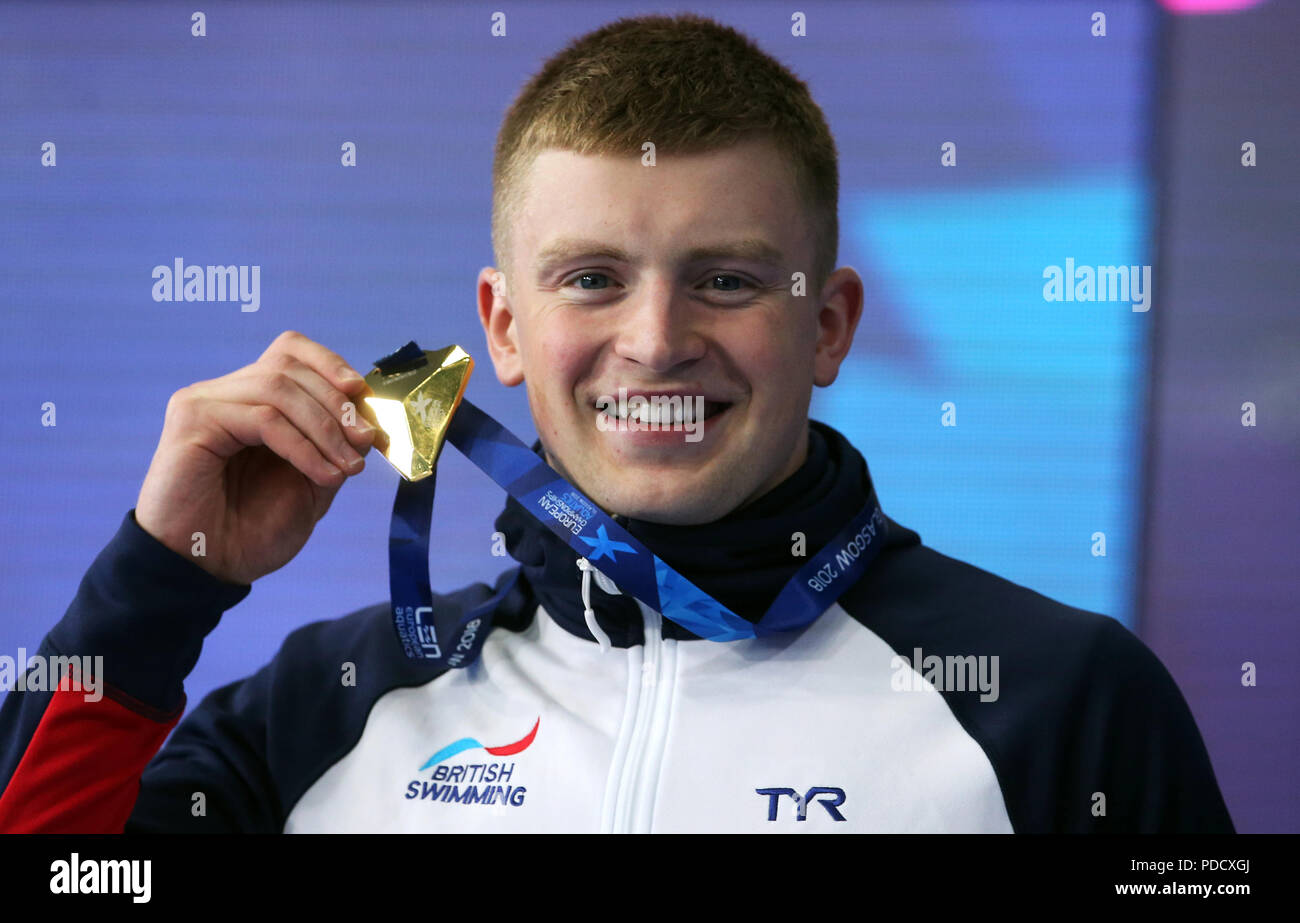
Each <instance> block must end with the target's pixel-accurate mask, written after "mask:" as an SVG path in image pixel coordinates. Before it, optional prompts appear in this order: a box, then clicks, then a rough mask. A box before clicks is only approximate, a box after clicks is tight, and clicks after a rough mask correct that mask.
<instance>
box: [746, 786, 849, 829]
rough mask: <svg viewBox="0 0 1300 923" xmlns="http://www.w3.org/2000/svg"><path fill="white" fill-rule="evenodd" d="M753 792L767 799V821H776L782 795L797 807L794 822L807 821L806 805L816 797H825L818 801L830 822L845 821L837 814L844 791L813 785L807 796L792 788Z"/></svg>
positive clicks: (759, 789)
mask: <svg viewBox="0 0 1300 923" xmlns="http://www.w3.org/2000/svg"><path fill="white" fill-rule="evenodd" d="M754 791H755V792H756V793H758V794H760V795H766V796H767V797H768V802H767V819H768V820H776V811H777V806H778V805H779V804H780V803H781V796H782V795H789V796H790V798H791V799H792V800H793V801H794V803H795V805H797V806H798V809H799V810H798V813H797V814H796V815H795V820H807V819H808V805H810V804H812V802H813V801H814V800H816V799H817V798H818V796H819V795H820V796H825V797H822V798H821V799H820V804H821V806H822V807H823V808H825V809H826V813H827V814H829V815H830V816H831V820H845V819H846V818H845V817H844V815H843V814H841V813H840V812H839V806H840V805H842V804H843V803H844V789H842V788H831V787H829V786H824V785H815V786H813V787H812V788H810V789H808V792H807V794H804V795H800V794H799V793H798V792H796V791H795V790H794V789H792V788H756V789H754Z"/></svg>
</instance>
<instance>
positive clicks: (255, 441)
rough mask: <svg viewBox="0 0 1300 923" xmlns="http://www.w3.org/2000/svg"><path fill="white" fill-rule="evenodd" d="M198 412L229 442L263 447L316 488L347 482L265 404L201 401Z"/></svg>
mask: <svg viewBox="0 0 1300 923" xmlns="http://www.w3.org/2000/svg"><path fill="white" fill-rule="evenodd" d="M202 412H203V413H204V415H205V417H206V418H207V419H209V420H211V421H212V422H213V423H214V424H215V425H217V426H219V427H220V428H221V429H222V430H223V431H224V432H225V433H226V434H227V435H228V436H229V437H230V438H231V439H234V440H235V441H236V442H238V443H240V444H241V445H245V446H258V445H263V446H266V447H267V448H268V449H270V450H271V451H272V452H274V453H275V454H276V455H278V456H280V457H281V458H283V459H284V460H285V461H286V462H288V463H289V464H291V465H293V467H294V468H296V469H297V470H298V471H300V472H301V473H302V474H303V475H304V476H306V477H307V478H308V479H310V480H311V481H312V482H313V483H315V484H317V485H318V486H320V487H323V488H327V489H328V488H332V489H337V488H339V487H340V486H342V484H343V482H344V481H346V480H347V475H345V474H344V473H343V471H341V470H340V469H339V468H337V467H336V466H334V465H333V464H331V463H330V461H329V459H327V458H326V457H325V456H324V455H322V454H321V452H320V449H319V448H317V446H316V444H315V443H314V442H312V441H311V440H310V439H308V438H307V437H306V436H304V435H303V434H302V431H301V430H299V429H298V427H296V426H295V425H294V424H293V423H291V422H290V421H289V419H288V418H286V417H285V416H284V415H283V414H282V413H280V411H279V410H277V409H276V408H275V407H273V406H271V405H269V404H256V405H251V404H243V403H235V402H230V401H222V400H213V399H203V406H202Z"/></svg>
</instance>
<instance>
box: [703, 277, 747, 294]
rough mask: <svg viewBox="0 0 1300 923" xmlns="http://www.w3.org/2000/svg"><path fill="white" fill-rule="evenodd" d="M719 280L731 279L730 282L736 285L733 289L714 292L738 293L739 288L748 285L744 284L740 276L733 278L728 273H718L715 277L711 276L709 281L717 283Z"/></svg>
mask: <svg viewBox="0 0 1300 923" xmlns="http://www.w3.org/2000/svg"><path fill="white" fill-rule="evenodd" d="M719 279H731V280H732V281H734V282H735V283H736V285H735V287H730V288H715V289H714V291H719V292H738V291H740V286H742V285H746V284H748V283H746V282H745V280H744V279H742V278H741V277H740V276H733V275H731V274H730V273H718V274H717V275H715V276H713V278H712V279H710V281H711V282H717V281H718V280H719Z"/></svg>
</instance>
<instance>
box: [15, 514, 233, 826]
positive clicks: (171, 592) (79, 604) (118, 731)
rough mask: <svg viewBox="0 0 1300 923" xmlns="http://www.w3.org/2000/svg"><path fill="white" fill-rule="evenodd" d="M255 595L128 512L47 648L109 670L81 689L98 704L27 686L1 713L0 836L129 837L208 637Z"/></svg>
mask: <svg viewBox="0 0 1300 923" xmlns="http://www.w3.org/2000/svg"><path fill="white" fill-rule="evenodd" d="M250 589H251V588H250V587H249V586H248V585H247V584H243V585H240V584H230V583H226V582H224V581H222V580H220V579H218V578H216V577H214V576H212V575H211V574H209V573H207V572H206V571H204V570H203V569H202V568H201V567H199V566H198V565H197V564H195V563H194V562H193V561H192V560H189V559H188V558H186V557H184V556H183V555H179V554H177V553H175V552H173V551H172V550H171V549H169V548H167V547H166V546H165V545H163V544H162V543H160V542H159V541H157V540H156V539H155V538H154V537H153V536H151V535H149V533H147V532H145V531H144V530H143V529H142V528H141V527H140V526H139V524H138V523H136V521H135V511H134V510H131V511H129V512H128V513H127V514H126V516H125V517H124V518H123V521H122V523H121V525H120V526H119V528H118V531H117V533H116V534H115V535H114V537H113V538H112V540H111V541H110V542H109V543H108V544H107V545H106V546H105V547H104V549H103V550H102V551H101V552H100V554H99V555H98V556H97V557H96V558H95V560H94V562H93V563H92V564H91V566H90V568H89V569H88V570H87V572H86V574H85V576H84V577H83V578H82V581H81V584H80V587H79V588H78V591H77V594H76V596H75V597H74V599H73V600H72V603H71V605H69V607H68V609H67V611H66V613H65V614H64V616H63V618H62V619H61V620H60V621H59V622H58V623H57V624H55V625H54V627H53V628H52V629H51V630H50V632H49V633H48V634H47V635H46V636H45V638H44V639H43V641H42V642H41V644H40V647H39V649H38V651H37V654H38V655H39V656H41V657H43V658H49V657H55V656H58V657H64V658H67V657H75V658H78V659H79V660H81V661H82V662H85V663H87V664H100V665H102V671H98V670H95V669H93V667H92V669H91V670H90V671H89V673H90V674H92V675H90V676H87V677H85V678H83V680H82V682H83V684H85V685H86V686H90V685H95V686H97V687H98V689H97V692H98V695H91V694H90V693H89V692H85V691H83V692H71V691H67V690H63V691H53V690H50V689H45V688H43V687H42V688H39V689H32V688H30V687H29V688H26V689H23V690H22V691H19V690H18V689H15V690H13V691H11V692H10V693H9V694H8V695H7V696H6V697H5V701H4V705H3V707H2V708H0V830H9V831H20V830H21V831H29V832H120V830H121V824H122V823H123V822H124V820H125V817H126V812H128V811H129V810H130V806H131V803H132V802H133V801H134V798H135V792H136V789H137V787H138V785H139V780H140V772H141V770H142V769H143V767H144V765H145V763H146V762H147V761H148V759H149V758H150V757H151V756H152V755H153V753H154V752H156V751H157V749H158V747H159V746H160V745H161V744H162V741H163V739H165V737H166V735H167V732H168V731H169V730H170V728H171V727H172V726H173V725H174V724H175V722H176V721H177V719H178V718H179V717H180V715H181V713H182V711H183V710H184V707H185V691H184V680H185V677H186V676H187V675H188V674H189V672H190V671H191V670H192V669H193V668H194V664H195V663H196V662H197V661H198V657H199V652H200V650H201V649H202V646H203V639H204V637H205V636H206V635H207V634H208V633H209V632H210V631H212V629H213V628H214V627H216V624H217V622H218V621H219V620H220V618H221V615H222V613H223V612H224V611H225V610H227V609H229V608H230V607H232V606H234V605H235V604H237V603H238V602H239V601H240V600H242V599H243V598H244V597H245V596H247V595H248V592H249V590H250ZM98 658H102V660H98ZM32 672H33V674H38V673H40V672H41V671H40V670H39V669H37V670H33V671H32ZM95 674H97V675H95Z"/></svg>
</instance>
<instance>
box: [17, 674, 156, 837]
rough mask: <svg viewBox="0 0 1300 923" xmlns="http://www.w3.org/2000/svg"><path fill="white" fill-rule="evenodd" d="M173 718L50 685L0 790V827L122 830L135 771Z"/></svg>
mask: <svg viewBox="0 0 1300 923" xmlns="http://www.w3.org/2000/svg"><path fill="white" fill-rule="evenodd" d="M179 720H180V709H178V710H177V713H176V714H175V715H174V716H173V717H172V718H171V719H170V720H169V721H166V722H158V721H154V720H152V719H150V718H146V717H144V716H142V715H139V714H137V713H135V712H133V711H131V710H130V709H129V708H126V707H125V706H123V705H121V704H119V703H118V702H115V701H113V700H112V699H111V698H109V697H108V696H107V695H105V696H104V697H103V698H101V699H100V700H99V701H98V702H87V701H86V700H85V694H84V693H82V692H69V691H57V692H54V693H52V695H51V699H50V704H49V706H48V707H47V708H46V710H45V714H44V715H43V716H42V717H41V723H40V724H39V725H37V727H36V733H35V734H33V735H32V739H31V742H30V743H29V744H28V745H27V750H26V752H24V753H23V758H22V760H21V761H20V762H19V763H18V768H17V769H16V770H15V771H14V775H13V778H12V779H10V781H9V786H8V787H7V788H6V789H5V790H4V794H3V796H0V833H121V832H122V830H123V829H124V828H125V827H126V821H127V818H129V817H130V816H131V809H132V808H133V807H135V801H136V798H137V797H138V796H139V794H140V776H141V775H142V774H143V773H144V768H145V766H147V765H148V764H149V761H150V760H151V759H153V756H154V754H155V753H157V752H158V748H159V747H161V746H162V743H163V741H164V740H166V739H167V734H168V732H169V731H171V729H172V727H173V726H175V724H176V722H177V721H179Z"/></svg>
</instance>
